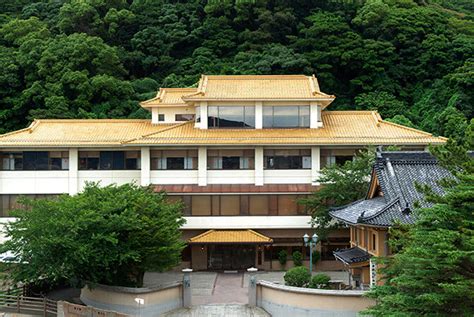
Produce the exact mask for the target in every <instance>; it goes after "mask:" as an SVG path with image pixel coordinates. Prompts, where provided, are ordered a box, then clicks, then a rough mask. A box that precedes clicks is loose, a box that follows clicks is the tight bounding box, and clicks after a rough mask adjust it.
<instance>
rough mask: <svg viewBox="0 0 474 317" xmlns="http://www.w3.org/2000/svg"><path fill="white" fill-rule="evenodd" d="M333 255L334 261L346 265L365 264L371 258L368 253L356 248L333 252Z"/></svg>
mask: <svg viewBox="0 0 474 317" xmlns="http://www.w3.org/2000/svg"><path fill="white" fill-rule="evenodd" d="M333 254H334V257H335V258H336V259H338V260H340V261H342V262H344V263H345V264H348V265H351V264H357V263H363V262H367V261H369V260H370V257H371V255H370V254H369V253H368V252H366V251H364V250H362V249H360V248H358V247H353V248H348V249H342V250H338V251H334V252H333Z"/></svg>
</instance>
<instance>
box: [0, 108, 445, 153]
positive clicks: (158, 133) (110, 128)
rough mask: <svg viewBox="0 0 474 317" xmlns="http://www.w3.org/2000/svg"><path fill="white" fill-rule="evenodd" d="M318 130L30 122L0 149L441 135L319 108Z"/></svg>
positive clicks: (431, 139) (407, 140)
mask: <svg viewBox="0 0 474 317" xmlns="http://www.w3.org/2000/svg"><path fill="white" fill-rule="evenodd" d="M322 120H323V123H324V127H322V128H318V129H309V128H294V129H198V128H195V127H194V122H185V123H178V124H174V123H172V124H155V125H154V124H152V123H151V122H150V120H129V119H111V120H90V119H84V120H77V119H73V120H65V119H60V120H43V119H40V120H35V121H34V122H33V123H32V124H31V125H30V126H29V127H28V128H26V129H22V130H18V131H14V132H11V133H7V134H3V135H0V147H47V146H51V147H61V146H63V147H68V146H78V147H81V146H83V147H90V146H104V145H116V146H122V145H123V146H137V145H157V146H160V145H161V146H166V145H183V146H187V145H213V144H214V145H267V144H268V145H273V144H275V145H280V144H281V145H288V144H291V145H351V146H365V145H428V144H441V143H444V142H445V141H446V139H445V138H441V137H435V136H433V135H431V134H430V133H427V132H423V131H420V130H415V129H411V128H407V127H404V126H400V125H397V124H394V123H390V122H386V121H383V120H382V119H381V118H380V116H379V115H378V114H377V113H376V112H373V111H323V112H322Z"/></svg>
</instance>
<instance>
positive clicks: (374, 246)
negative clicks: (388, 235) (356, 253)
mask: <svg viewBox="0 0 474 317" xmlns="http://www.w3.org/2000/svg"><path fill="white" fill-rule="evenodd" d="M371 242H372V243H371V248H370V249H371V250H373V251H376V250H377V235H376V234H375V233H372V241H371Z"/></svg>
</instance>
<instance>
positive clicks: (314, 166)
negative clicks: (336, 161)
mask: <svg viewBox="0 0 474 317" xmlns="http://www.w3.org/2000/svg"><path fill="white" fill-rule="evenodd" d="M320 159H321V149H320V148H319V146H313V147H311V183H312V185H313V186H317V185H319V183H318V182H317V181H316V179H317V178H318V177H319V170H320V167H321V162H320Z"/></svg>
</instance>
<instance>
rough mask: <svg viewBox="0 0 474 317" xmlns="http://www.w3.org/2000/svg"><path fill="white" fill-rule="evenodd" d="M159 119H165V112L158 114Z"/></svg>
mask: <svg viewBox="0 0 474 317" xmlns="http://www.w3.org/2000/svg"><path fill="white" fill-rule="evenodd" d="M158 121H165V115H164V114H163V113H160V114H158Z"/></svg>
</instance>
